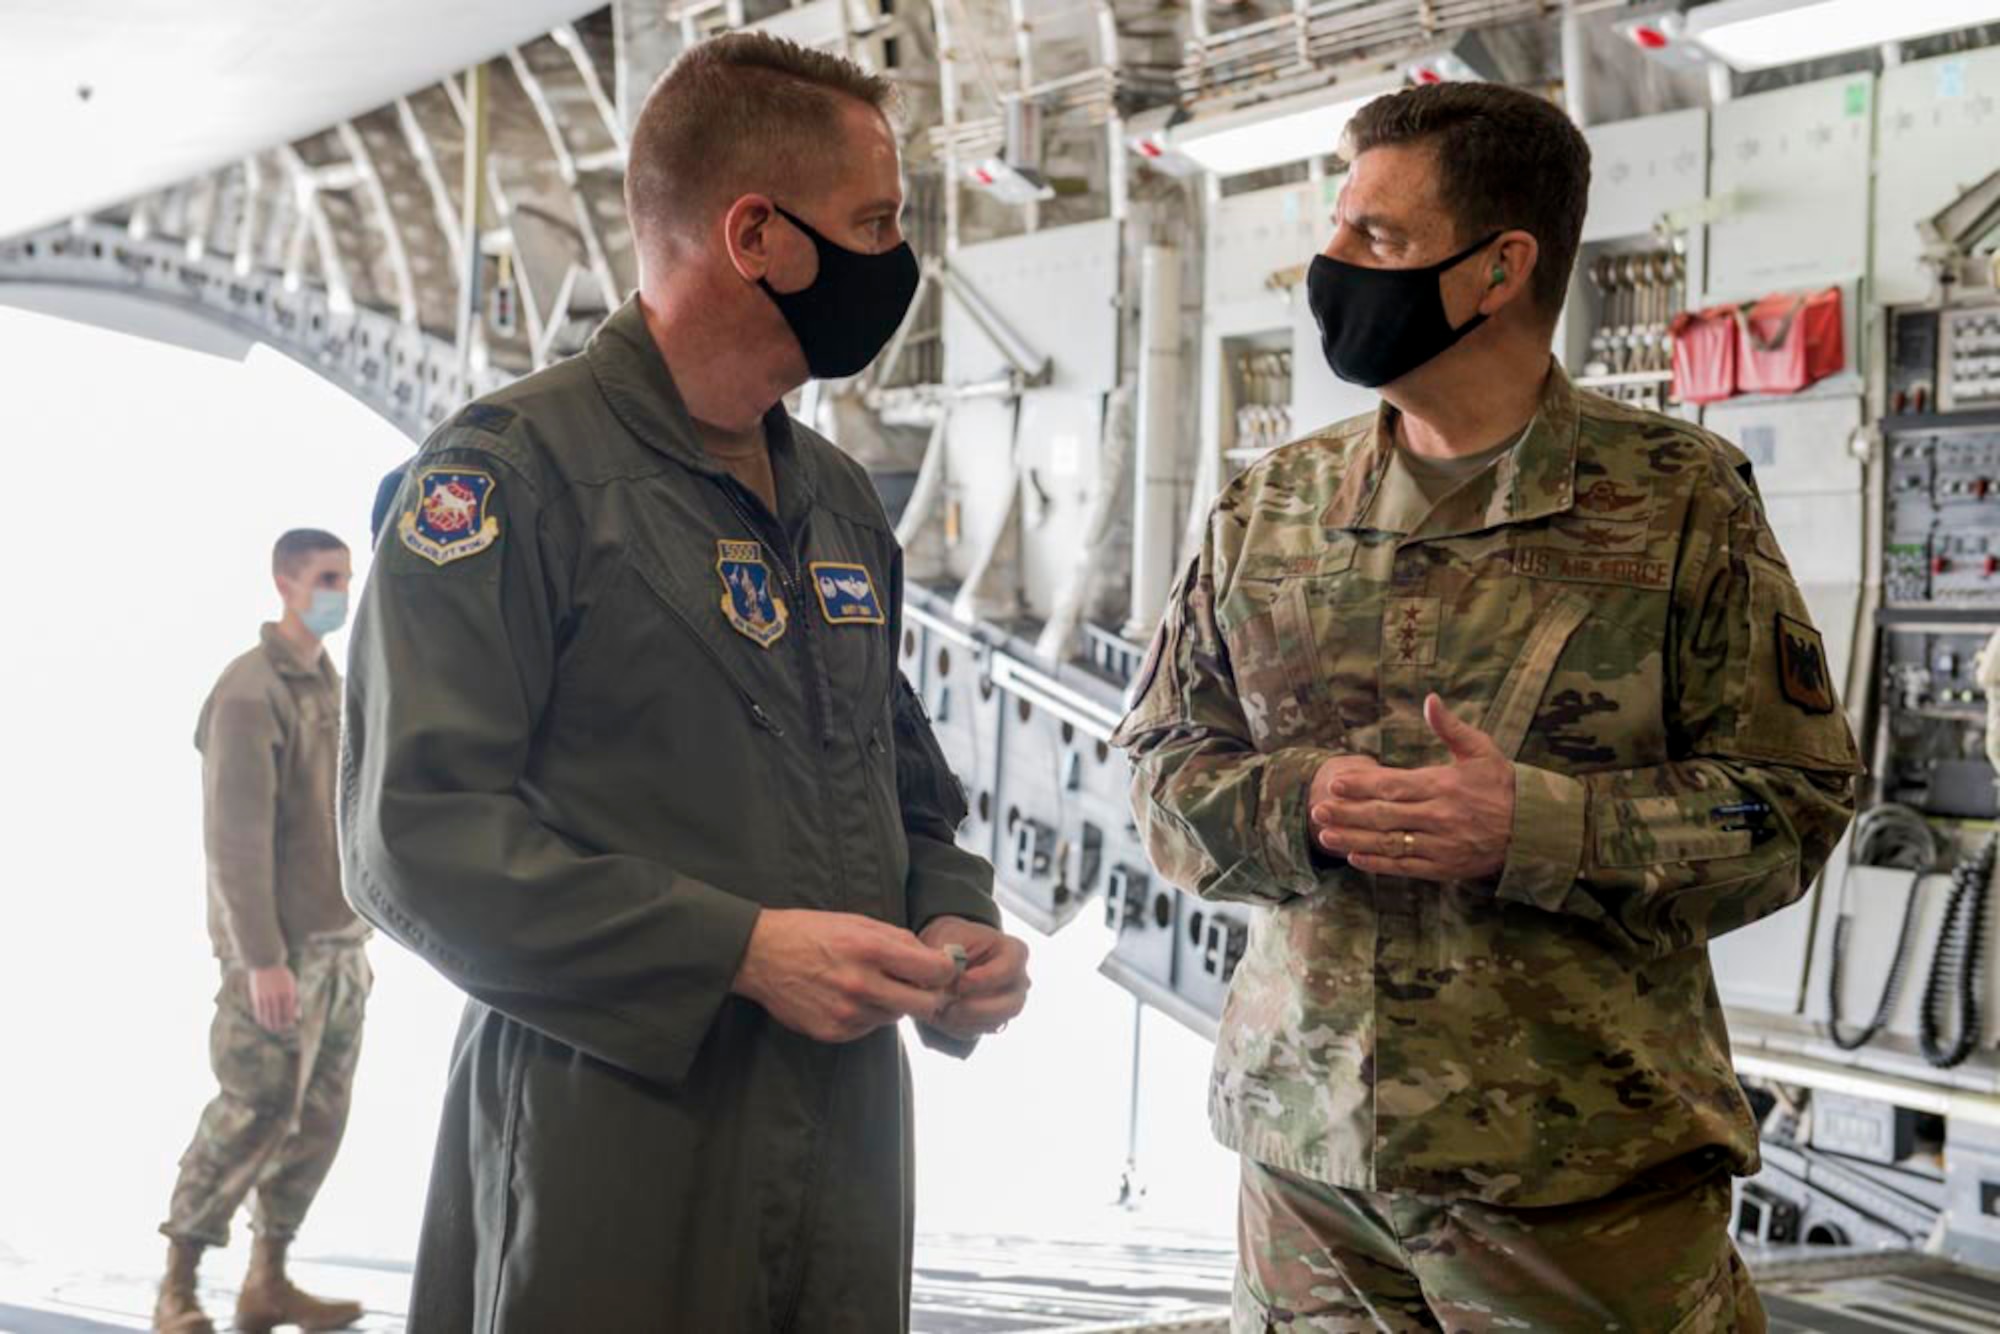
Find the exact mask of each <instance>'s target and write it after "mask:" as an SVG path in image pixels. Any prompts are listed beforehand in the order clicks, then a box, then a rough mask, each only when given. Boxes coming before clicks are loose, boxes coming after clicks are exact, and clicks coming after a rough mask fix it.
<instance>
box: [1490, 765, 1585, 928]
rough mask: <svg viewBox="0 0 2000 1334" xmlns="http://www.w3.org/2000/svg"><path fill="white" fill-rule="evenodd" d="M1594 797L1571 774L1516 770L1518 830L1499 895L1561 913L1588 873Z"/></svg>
mask: <svg viewBox="0 0 2000 1334" xmlns="http://www.w3.org/2000/svg"><path fill="white" fill-rule="evenodd" d="M1588 804H1589V793H1588V790H1587V789H1586V788H1585V787H1584V785H1583V783H1582V782H1581V781H1580V780H1578V779H1575V778H1571V777H1570V776H1569V775H1568V774H1559V773H1555V772H1553V771H1551V770H1548V769H1537V768H1535V767H1534V766H1532V765H1527V764H1516V765H1515V766H1514V827H1513V831H1512V838H1511V840H1510V842H1509V843H1508V845H1507V864H1506V866H1505V867H1504V868H1503V869H1502V870H1501V872H1500V886H1499V889H1498V890H1497V891H1496V892H1497V893H1498V894H1499V896H1500V897H1501V898H1503V899H1508V900H1511V901H1513V902H1515V903H1527V904H1532V905H1534V906H1535V907H1537V908H1541V909H1544V910H1546V911H1548V912H1555V911H1557V910H1559V909H1560V908H1561V907H1562V905H1563V902H1564V901H1565V900H1566V899H1567V898H1568V897H1569V892H1570V890H1571V888H1572V887H1574V886H1575V884H1576V878H1577V876H1578V874H1579V873H1580V872H1581V871H1582V870H1583V833H1584V813H1585V810H1586V808H1587V806H1588Z"/></svg>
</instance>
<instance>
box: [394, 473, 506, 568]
mask: <svg viewBox="0 0 2000 1334" xmlns="http://www.w3.org/2000/svg"><path fill="white" fill-rule="evenodd" d="M497 486H498V483H496V482H495V481H494V480H493V476H492V474H491V473H484V472H480V471H479V470H478V469H476V468H426V469H425V470H424V471H423V472H422V473H421V474H420V475H419V476H418V478H417V507H416V508H415V509H413V510H406V511H404V513H403V517H402V520H401V521H400V522H399V523H398V524H397V525H396V531H397V533H398V535H399V536H400V537H401V539H402V543H403V545H404V546H406V547H408V548H409V549H410V550H412V551H414V552H416V553H417V554H418V555H419V556H422V557H423V558H424V559H425V560H427V561H429V562H430V563H431V564H433V565H439V566H443V565H449V564H451V563H452V562H453V561H458V560H464V559H465V558H466V557H467V556H476V555H478V554H479V553H480V552H482V551H484V550H486V549H487V548H488V547H490V546H492V545H493V544H494V543H496V542H498V541H499V540H500V520H499V519H497V518H495V517H494V516H493V514H492V505H493V493H494V491H495V489H496V488H497Z"/></svg>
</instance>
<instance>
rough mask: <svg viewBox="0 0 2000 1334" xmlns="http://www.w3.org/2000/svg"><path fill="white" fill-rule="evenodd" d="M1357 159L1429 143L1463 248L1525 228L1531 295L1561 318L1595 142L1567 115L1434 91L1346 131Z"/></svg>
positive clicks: (1449, 87)
mask: <svg viewBox="0 0 2000 1334" xmlns="http://www.w3.org/2000/svg"><path fill="white" fill-rule="evenodd" d="M1346 138H1347V142H1346V145H1345V146H1344V148H1343V155H1344V156H1345V157H1347V159H1348V160H1349V161H1352V160H1353V159H1354V158H1356V157H1359V156H1360V155H1361V154H1363V153H1365V152H1367V151H1368V150H1369V149H1371V148H1381V147H1385V146H1388V145H1393V144H1422V145H1428V146H1429V147H1430V148H1431V150H1432V151H1433V153H1434V154H1435V157H1436V162H1437V173H1438V193H1439V196H1440V198H1441V199H1442V201H1443V203H1444V206H1445V208H1446V209H1447V210H1448V211H1449V212H1450V213H1451V215H1452V221H1453V223H1454V224H1455V225H1456V227H1457V231H1458V237H1459V241H1460V243H1461V244H1470V243H1471V242H1472V241H1473V240H1474V239H1476V238H1477V237H1479V236H1481V235H1485V234H1487V233H1490V232H1497V231H1508V230H1514V229H1519V230H1521V231H1524V232H1527V233H1529V234H1530V235H1532V236H1533V237H1534V238H1535V240H1536V242H1537V243H1538V244H1539V246H1540V247H1541V250H1540V255H1539V257H1538V258H1537V260H1536V262H1535V272H1534V279H1533V284H1532V286H1531V288H1530V290H1531V292H1532V294H1533V296H1534V300H1535V305H1536V307H1537V308H1538V309H1539V310H1540V311H1541V312H1542V313H1543V314H1545V315H1547V316H1549V317H1550V318H1551V319H1553V318H1555V317H1556V316H1558V315H1560V314H1561V313H1562V307H1563V301H1564V299H1565V297H1567V295H1568V293H1569V275H1570V270H1571V268H1573V267H1574V266H1575V264H1576V252H1577V247H1578V246H1579V245H1580V244H1581V243H1582V240H1583V213H1584V209H1585V208H1586V207H1587V206H1588V204H1589V202H1590V144H1589V143H1588V142H1587V141H1585V139H1584V137H1583V134H1582V132H1581V131H1580V130H1578V129H1577V128H1576V126H1575V125H1574V124H1573V123H1571V121H1570V118H1569V117H1568V116H1567V115H1565V114H1564V113H1563V111H1562V109H1561V108H1560V107H1558V106H1556V105H1555V104H1554V103H1552V102H1550V101H1549V100H1548V99H1546V98H1543V97H1537V96H1536V95H1535V94H1533V93H1528V92H1523V91H1522V90H1520V89H1518V88H1509V87H1507V86H1506V85H1504V84H1497V83H1433V84H1425V85H1423V86H1421V87H1416V88H1406V89H1404V90H1403V91H1402V92H1399V93H1390V94H1389V95H1387V96H1385V97H1378V98H1376V99H1375V100H1374V101H1373V102H1370V103H1369V104H1368V105H1367V106H1365V107H1363V108H1362V109H1361V110H1360V112H1359V113H1357V114H1356V115H1355V117H1354V119H1353V120H1352V121H1350V122H1349V123H1348V126H1347V136H1346Z"/></svg>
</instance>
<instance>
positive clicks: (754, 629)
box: [715, 541, 790, 648]
mask: <svg viewBox="0 0 2000 1334" xmlns="http://www.w3.org/2000/svg"><path fill="white" fill-rule="evenodd" d="M715 572H716V574H717V575H718V576H719V577H720V578H721V580H722V614H723V615H724V616H726V617H728V618H729V623H730V624H731V625H732V626H734V627H735V628H736V633H737V634H739V635H742V636H743V637H744V638H745V639H748V640H751V641H752V642H754V643H755V644H756V645H757V646H758V647H759V648H769V647H771V645H773V644H775V643H777V642H778V640H779V639H780V638H782V637H783V636H784V633H785V623H786V621H787V620H788V619H789V617H790V613H789V612H788V611H787V610H786V609H785V600H784V599H783V598H781V597H779V596H778V595H777V593H776V592H774V591H773V590H772V588H771V567H770V566H768V565H766V564H765V563H764V547H763V545H762V544H761V543H758V542H730V541H720V542H717V543H716V544H715Z"/></svg>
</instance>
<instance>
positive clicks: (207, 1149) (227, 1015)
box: [160, 944, 374, 1246]
mask: <svg viewBox="0 0 2000 1334" xmlns="http://www.w3.org/2000/svg"><path fill="white" fill-rule="evenodd" d="M290 962H291V968H292V971H293V973H294V974H296V975H297V977H298V983H299V1021H298V1024H297V1025H296V1026H295V1027H294V1028H293V1029H292V1031H291V1032H289V1033H270V1032H267V1031H265V1030H264V1028H262V1027H261V1026H260V1025H259V1024H258V1023H257V1019H256V1016H255V1015H254V1014H253V1013H252V1012H251V1008H250V985H249V974H248V973H246V972H245V971H244V970H243V969H242V968H241V967H239V966H236V965H232V964H225V965H224V966H223V970H222V990H221V991H219V992H218V993H217V994H216V997H215V1022H214V1024H213V1025H212V1026H211V1027H210V1028H209V1034H208V1057H209V1063H210V1064H211V1065H212V1066H213V1067H214V1069H215V1078H216V1082H217V1083H218V1084H220V1085H221V1091H220V1092H219V1093H217V1094H216V1096H215V1098H214V1100H213V1101H211V1102H210V1103H209V1104H208V1106H207V1107H206V1108H205V1109H204V1110H203V1111H202V1114H201V1123H200V1125H199V1126H198V1127H197V1128H196V1129H195V1132H194V1142H193V1143H191V1144H189V1145H188V1149H187V1152H186V1153H184V1154H182V1155H181V1165H180V1166H181V1171H180V1179H179V1180H178V1181H177V1182H175V1184H174V1195H173V1202H172V1204H171V1205H170V1206H169V1208H168V1212H167V1221H166V1222H164V1223H162V1224H161V1225H160V1231H162V1232H164V1233H166V1234H167V1235H168V1236H169V1237H178V1238H181V1239H183V1240H186V1241H197V1242H201V1243H204V1244H206V1245H210V1246H226V1245H228V1244H229V1223H230V1220H231V1219H232V1218H234V1217H235V1215H236V1210H237V1209H238V1208H239V1207H241V1206H242V1204H243V1201H244V1200H245V1199H247V1198H248V1197H249V1195H250V1193H251V1191H252V1190H255V1191H256V1195H257V1199H256V1203H255V1205H254V1207H253V1208H252V1211H251V1220H250V1221H251V1226H252V1227H253V1228H255V1229H256V1231H257V1233H258V1234H259V1235H260V1236H266V1237H272V1238H278V1239H289V1238H290V1237H292V1236H293V1235H295V1234H296V1233H297V1232H298V1230H299V1225H300V1224H301V1223H302V1222H304V1221H305V1216H306V1210H307V1209H308V1208H310V1207H311V1205H312V1202H313V1197H314V1196H315V1195H317V1194H319V1188H320V1184H321V1183H322V1182H324V1181H325V1180H326V1174H327V1171H328V1169H330V1168H331V1167H332V1166H333V1158H334V1154H335V1153H336V1152H338V1150H339V1148H340V1138H341V1135H342V1134H343V1133H344V1132H345V1131H346V1129H347V1107H348V1103H349V1101H350V1099H351V1097H352V1094H353V1092H354V1068H355V1065H356V1064H357V1063H358V1062H359V1060H360V1057H361V1021H362V1015H363V1013H364V1011H365V1010H366V1009H367V1003H368V991H369V988H370V987H371V986H372V985H373V983H374V973H373V972H372V971H371V970H370V969H369V967H368V957H367V955H366V954H365V953H364V952H363V951H362V948H361V946H360V945H358V944H339V945H329V944H321V945H309V946H307V947H306V948H305V949H304V950H301V951H300V952H299V953H297V954H295V955H293V957H292V959H291V961H290Z"/></svg>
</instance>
